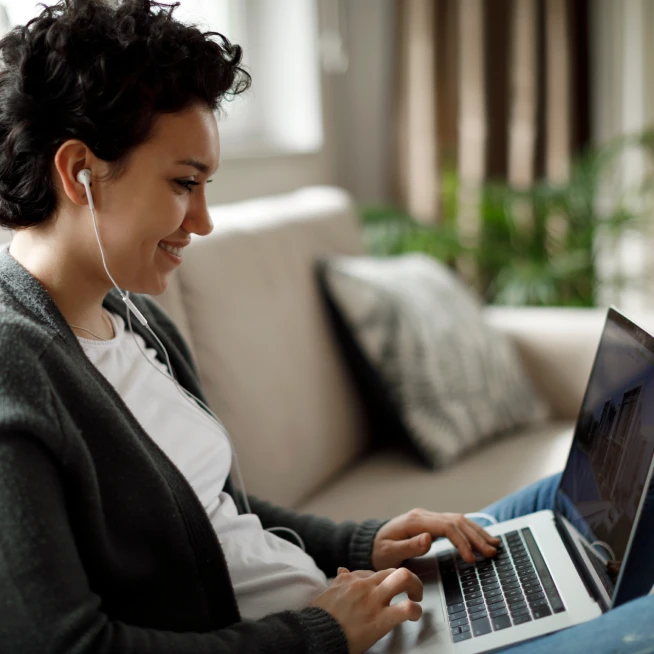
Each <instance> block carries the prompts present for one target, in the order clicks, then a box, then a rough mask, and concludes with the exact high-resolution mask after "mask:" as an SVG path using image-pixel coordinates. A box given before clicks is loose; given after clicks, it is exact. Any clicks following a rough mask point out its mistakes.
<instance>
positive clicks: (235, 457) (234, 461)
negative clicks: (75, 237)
mask: <svg viewBox="0 0 654 654" xmlns="http://www.w3.org/2000/svg"><path fill="white" fill-rule="evenodd" d="M86 172H88V174H87V175H86V176H85V175H84V173H86ZM90 174H91V173H90V171H86V169H85V171H82V172H81V173H80V175H78V181H79V182H80V183H81V184H82V185H83V186H84V189H85V190H86V196H87V198H88V202H89V209H90V210H91V217H92V219H93V227H94V229H95V236H96V238H97V241H98V246H99V247H100V255H101V256H102V264H103V266H104V269H105V272H106V273H107V275H108V277H109V279H110V280H111V282H112V283H113V285H114V287H115V288H116V290H117V291H118V293H119V294H120V296H121V297H122V298H123V300H124V301H125V304H126V306H127V324H128V327H129V331H130V334H131V335H132V338H133V339H134V342H135V343H136V346H137V347H138V349H139V351H140V352H141V354H142V355H143V356H144V357H145V359H146V361H147V362H148V363H149V364H150V365H151V366H152V367H153V368H154V369H155V370H156V371H157V372H158V373H159V374H161V375H163V376H164V377H166V378H167V379H170V380H171V381H172V382H173V383H174V384H175V388H176V389H177V391H178V392H179V393H180V394H181V395H182V397H184V398H185V399H186V400H187V401H188V402H190V403H191V404H192V406H193V407H194V408H195V409H197V410H198V411H201V412H202V415H204V416H205V417H207V418H209V419H210V420H212V422H214V423H215V424H216V426H217V427H218V428H219V429H220V430H221V432H222V433H223V434H224V435H225V437H226V438H227V440H228V441H229V444H230V446H231V448H232V464H233V467H234V472H235V473H236V478H237V481H238V486H239V490H240V493H241V496H242V500H243V504H244V507H245V510H246V512H247V513H249V514H251V513H252V509H251V508H250V502H249V500H248V497H247V492H246V490H245V483H244V482H243V475H242V474H241V467H240V465H239V462H238V455H237V453H236V448H235V447H234V443H233V441H232V438H231V436H230V435H229V432H228V431H227V429H226V427H225V425H224V424H223V423H222V421H221V420H220V418H218V416H217V415H216V414H215V413H214V412H213V411H212V410H211V409H210V408H209V407H208V406H207V405H206V404H205V403H204V402H203V401H202V400H200V399H199V398H197V397H195V395H193V393H191V392H190V391H188V390H186V389H185V388H183V387H182V386H181V384H180V383H179V382H178V381H177V379H176V378H175V374H174V372H173V367H172V365H171V363H170V357H169V356H168V351H167V350H166V348H165V347H164V344H163V343H162V342H161V340H160V339H159V337H158V336H157V335H156V334H155V333H154V331H153V330H152V328H151V327H150V325H149V324H148V323H147V321H140V322H142V323H143V325H144V327H147V329H148V331H149V332H150V334H152V336H154V338H155V339H156V340H157V343H158V344H159V345H160V347H161V349H162V350H163V352H164V354H165V356H166V366H167V369H168V371H169V374H168V375H167V374H166V373H164V372H163V371H162V370H160V369H159V368H157V366H156V365H155V364H154V363H153V362H152V361H150V359H149V358H148V356H147V354H146V353H145V352H144V351H143V350H142V349H141V346H140V344H139V342H138V340H137V338H136V335H135V334H134V331H133V330H132V322H131V319H130V312H131V311H132V308H131V306H130V305H132V302H131V300H130V299H129V291H126V295H125V294H124V293H123V292H122V291H121V289H120V288H119V286H118V284H117V283H116V280H115V279H114V278H113V277H112V276H111V273H110V272H109V269H108V267H107V262H106V260H105V256H104V249H103V247H102V241H101V240H100V233H99V231H98V225H97V220H96V216H95V205H94V203H93V194H92V193H91V188H90ZM135 315H136V314H135ZM137 317H138V316H137ZM191 398H193V400H195V402H197V403H199V404H200V405H201V406H202V407H204V409H206V411H202V409H200V407H199V406H197V404H195V403H194V402H193V400H191ZM207 412H208V413H207ZM265 531H270V532H274V531H285V532H288V533H290V534H292V535H293V536H294V537H295V538H296V539H297V541H298V544H299V546H300V548H301V549H302V550H303V551H305V552H306V547H305V544H304V541H303V540H302V538H301V537H300V535H299V534H298V533H297V532H295V531H293V530H292V529H290V528H288V527H269V528H268V529H266V530H265Z"/></svg>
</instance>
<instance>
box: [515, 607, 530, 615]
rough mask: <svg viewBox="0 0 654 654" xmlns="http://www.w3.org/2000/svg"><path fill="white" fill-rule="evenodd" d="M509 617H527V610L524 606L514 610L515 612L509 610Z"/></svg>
mask: <svg viewBox="0 0 654 654" xmlns="http://www.w3.org/2000/svg"><path fill="white" fill-rule="evenodd" d="M511 615H512V616H514V617H516V616H521V615H529V609H528V608H527V607H526V606H524V607H521V608H519V609H516V610H515V611H514V610H513V609H511Z"/></svg>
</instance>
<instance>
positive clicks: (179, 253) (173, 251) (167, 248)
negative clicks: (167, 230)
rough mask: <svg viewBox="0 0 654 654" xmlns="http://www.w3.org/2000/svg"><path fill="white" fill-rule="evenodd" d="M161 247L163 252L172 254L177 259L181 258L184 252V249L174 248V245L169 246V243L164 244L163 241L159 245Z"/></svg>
mask: <svg viewBox="0 0 654 654" xmlns="http://www.w3.org/2000/svg"><path fill="white" fill-rule="evenodd" d="M159 247H160V248H161V249H162V250H165V251H166V252H170V253H171V254H174V255H175V256H176V257H181V256H182V252H183V250H184V248H181V247H173V246H172V245H168V243H164V242H163V241H162V242H161V243H159Z"/></svg>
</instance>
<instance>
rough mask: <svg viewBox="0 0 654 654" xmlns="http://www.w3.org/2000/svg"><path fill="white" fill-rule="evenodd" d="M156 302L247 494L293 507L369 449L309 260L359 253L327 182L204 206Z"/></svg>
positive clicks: (353, 222) (347, 206)
mask: <svg viewBox="0 0 654 654" xmlns="http://www.w3.org/2000/svg"><path fill="white" fill-rule="evenodd" d="M210 211H211V216H212V219H213V221H214V225H215V227H214V231H213V232H212V233H211V235H209V236H205V237H202V238H198V237H194V238H193V241H192V243H191V245H190V246H189V247H188V249H187V251H186V253H185V254H184V263H183V264H182V265H181V266H180V268H179V269H178V270H177V271H176V277H175V278H174V279H173V283H171V285H170V286H169V288H168V289H167V290H166V292H165V293H164V294H163V295H161V296H159V297H157V298H155V299H156V300H157V301H158V302H160V304H161V305H162V306H163V307H164V309H165V310H166V311H167V312H168V313H169V314H170V315H171V316H172V318H173V319H174V320H175V322H176V324H177V325H178V326H179V328H180V330H181V331H182V333H183V334H184V335H185V336H186V338H187V340H188V341H189V344H190V345H191V347H192V349H193V352H194V354H195V357H196V361H197V363H198V366H199V370H200V375H201V379H202V384H203V388H204V390H205V393H206V396H207V399H208V402H209V404H210V406H211V408H212V409H213V410H214V411H215V412H216V413H217V414H218V416H219V417H220V418H221V420H222V421H223V422H224V423H225V426H226V427H227V429H228V431H229V433H230V435H231V438H232V440H233V442H234V445H235V448H236V452H237V454H238V458H239V462H240V466H241V470H242V472H243V477H244V481H245V485H246V488H247V491H248V492H249V493H252V494H254V495H257V496H258V497H261V498H262V499H268V500H271V501H274V502H277V503H280V504H282V505H286V506H292V505H294V504H297V503H299V502H300V501H302V500H303V499H305V498H306V497H307V496H309V495H310V494H311V493H312V492H313V491H315V490H317V489H318V488H319V487H320V486H321V485H323V484H324V483H325V482H326V481H327V480H328V479H329V478H330V477H333V476H334V475H336V474H337V473H338V472H339V471H341V470H342V469H343V468H345V467H346V466H347V465H348V464H350V463H351V462H352V461H353V459H355V458H356V457H357V455H358V454H360V453H361V452H362V451H363V450H364V449H365V447H366V441H367V435H366V429H365V427H364V425H365V419H364V417H363V412H362V408H361V407H360V405H359V403H358V400H357V397H356V392H355V390H354V388H353V386H352V381H351V378H350V376H349V374H348V372H347V370H346V367H345V364H344V362H343V359H342V355H341V353H340V351H339V349H338V346H337V344H336V341H335V340H334V336H333V334H332V331H331V327H330V325H329V323H328V321H327V318H326V312H325V309H324V307H323V304H322V301H321V298H320V297H319V295H318V291H317V285H316V282H315V277H314V271H313V265H314V261H315V259H316V258H317V257H319V256H321V255H328V254H346V255H348V254H349V255H358V254H361V253H363V240H362V234H361V231H360V228H359V225H358V220H357V217H356V214H355V211H354V207H353V204H352V201H351V199H350V197H349V196H348V195H347V194H346V193H345V192H344V191H342V190H340V189H335V188H328V187H313V188H307V189H303V190H300V191H296V192H293V193H289V194H285V195H280V196H276V197H269V198H261V199H257V200H252V201H248V202H242V203H238V204H232V205H222V206H215V207H212V208H211V210H210Z"/></svg>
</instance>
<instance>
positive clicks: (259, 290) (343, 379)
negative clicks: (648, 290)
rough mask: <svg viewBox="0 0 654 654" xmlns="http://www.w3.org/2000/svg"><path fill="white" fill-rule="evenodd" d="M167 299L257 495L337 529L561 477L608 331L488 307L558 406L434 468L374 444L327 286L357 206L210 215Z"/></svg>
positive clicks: (288, 206)
mask: <svg viewBox="0 0 654 654" xmlns="http://www.w3.org/2000/svg"><path fill="white" fill-rule="evenodd" d="M211 215H212V219H213V221H214V225H215V228H214V231H213V232H212V234H211V235H209V236H207V237H203V238H194V239H193V241H192V243H191V245H190V246H189V248H188V250H187V252H186V253H185V255H184V263H183V264H182V265H181V266H180V268H179V269H178V270H177V271H176V274H175V277H174V279H173V281H172V283H171V285H170V286H169V288H168V290H167V291H166V292H165V293H164V294H163V295H162V296H160V297H159V298H157V300H158V301H159V302H160V303H161V305H162V306H163V307H164V309H165V310H166V311H167V312H168V313H169V314H170V315H171V316H172V317H173V319H174V320H175V321H176V323H177V324H178V325H179V327H180V329H181V331H182V332H183V333H184V335H185V336H186V338H187V340H188V341H189V343H190V345H191V347H192V349H193V352H194V354H195V357H196V360H197V362H198V365H199V369H200V374H201V377H202V382H203V386H204V388H205V391H206V394H207V397H208V400H209V402H210V405H211V406H212V408H213V409H214V411H216V413H217V414H218V415H219V416H221V418H222V420H223V421H224V423H225V425H226V427H227V428H228V430H229V432H230V434H231V436H232V439H233V441H234V444H235V447H236V450H237V453H238V457H239V461H240V465H241V468H242V472H243V476H244V480H245V485H246V488H247V490H248V492H250V493H253V494H255V495H257V496H260V497H263V498H267V499H269V500H271V501H274V502H277V503H280V504H282V505H285V506H291V507H294V508H296V509H298V510H300V511H310V512H312V513H316V514H319V515H325V516H329V517H332V518H334V519H336V520H342V519H355V520H361V519H364V518H366V517H378V518H387V517H391V516H393V515H396V514H398V513H400V512H403V511H406V510H408V509H410V508H413V507H414V506H422V507H424V508H428V509H431V510H436V511H455V512H468V511H474V510H478V509H480V508H482V507H483V506H484V505H486V504H488V503H490V502H492V501H494V500H497V499H499V498H500V497H502V496H504V495H505V494H507V493H510V492H512V491H514V490H516V489H518V488H520V487H521V486H523V485H525V484H528V483H530V482H532V481H535V480H537V479H539V478H540V477H543V476H545V475H549V474H551V473H554V472H557V471H559V470H561V469H562V468H563V466H564V465H565V461H566V457H567V453H568V448H569V445H570V440H571V437H572V431H573V428H574V421H575V419H576V415H577V411H578V409H579V406H580V404H581V400H582V396H583V392H584V389H585V385H586V382H587V379H588V375H589V371H590V368H591V365H592V361H593V357H594V354H595V349H596V346H597V343H598V340H599V336H600V332H601V329H602V326H603V322H604V319H605V311H604V310H601V309H592V310H583V309H582V310H576V309H564V308H544V309H541V308H503V307H488V308H487V309H485V318H486V319H487V320H488V321H489V322H490V323H491V324H492V325H494V326H495V327H496V328H499V329H500V330H502V331H503V332H505V333H506V334H508V335H509V337H510V338H511V339H512V340H513V342H514V343H515V345H516V346H517V348H518V351H519V353H520V355H521V358H522V361H523V363H524V366H525V369H526V372H527V374H528V375H529V376H530V377H531V379H532V380H533V382H534V384H535V386H536V388H537V389H538V391H539V392H540V393H541V394H542V395H543V397H544V398H545V399H546V400H547V402H548V404H549V406H550V408H551V419H550V420H549V421H548V422H547V423H546V424H541V425H538V426H532V427H529V428H525V429H520V430H518V431H516V432H515V433H511V434H509V435H505V436H503V437H501V438H498V439H496V440H494V441H493V442H491V443H489V444H487V445H485V446H483V447H480V448H479V449H477V450H475V451H474V452H472V453H470V454H469V455H467V456H465V457H464V458H463V459H462V460H460V461H459V462H458V463H456V464H455V465H454V466H452V467H450V468H447V469H445V470H442V471H437V472H434V471H432V470H429V469H426V468H425V467H424V466H422V465H421V464H420V463H418V462H417V461H416V460H415V459H414V458H413V457H412V456H411V455H410V454H409V453H407V452H405V451H404V450H403V448H400V447H394V446H385V447H377V446H376V443H375V439H374V434H371V433H370V429H369V428H368V420H367V412H366V407H364V406H362V403H361V401H360V399H359V395H358V393H357V389H356V387H355V385H354V384H353V381H352V376H351V374H350V371H349V369H348V363H347V361H346V360H345V359H344V356H343V354H342V350H341V348H340V347H339V344H338V342H337V340H336V338H335V335H334V331H333V329H332V326H331V324H330V322H329V320H328V316H327V312H326V309H325V306H324V302H323V301H322V298H321V297H320V295H319V292H318V290H317V285H316V280H315V275H314V266H313V264H314V261H315V260H316V258H317V257H320V256H325V255H330V254H345V255H360V254H363V253H364V245H363V237H362V232H361V229H360V226H359V224H358V221H357V216H356V212H355V207H354V204H353V202H352V199H351V198H350V197H349V196H348V194H347V193H345V192H344V191H342V190H340V189H337V188H331V187H313V188H305V189H302V190H299V191H296V192H294V193H289V194H285V195H279V196H275V197H268V198H259V199H256V200H251V201H247V202H241V203H237V204H231V205H223V206H214V207H211Z"/></svg>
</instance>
